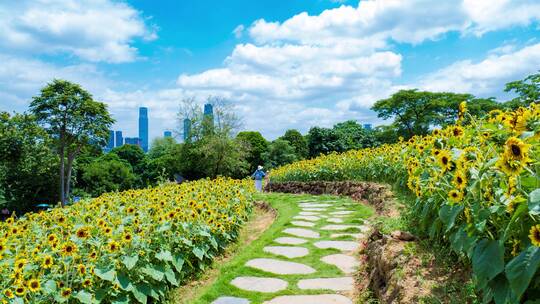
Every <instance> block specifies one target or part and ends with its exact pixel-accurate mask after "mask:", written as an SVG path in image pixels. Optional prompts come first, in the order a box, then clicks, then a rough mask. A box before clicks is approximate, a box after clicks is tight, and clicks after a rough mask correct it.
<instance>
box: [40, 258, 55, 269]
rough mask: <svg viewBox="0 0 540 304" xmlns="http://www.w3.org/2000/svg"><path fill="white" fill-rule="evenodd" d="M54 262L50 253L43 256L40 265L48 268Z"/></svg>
mask: <svg viewBox="0 0 540 304" xmlns="http://www.w3.org/2000/svg"><path fill="white" fill-rule="evenodd" d="M53 264H54V260H53V258H52V256H50V255H47V256H45V257H44V258H43V262H42V263H41V266H42V267H43V268H44V269H49V268H51V267H52V265H53Z"/></svg>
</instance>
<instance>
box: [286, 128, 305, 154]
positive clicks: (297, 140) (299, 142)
mask: <svg viewBox="0 0 540 304" xmlns="http://www.w3.org/2000/svg"><path fill="white" fill-rule="evenodd" d="M280 139H283V140H286V141H288V142H289V143H290V144H291V145H292V146H293V147H294V151H295V153H296V156H297V157H298V159H304V158H307V157H308V156H309V148H308V142H307V140H306V138H305V137H304V136H302V134H300V132H298V130H295V129H290V130H287V131H285V135H283V136H281V137H280Z"/></svg>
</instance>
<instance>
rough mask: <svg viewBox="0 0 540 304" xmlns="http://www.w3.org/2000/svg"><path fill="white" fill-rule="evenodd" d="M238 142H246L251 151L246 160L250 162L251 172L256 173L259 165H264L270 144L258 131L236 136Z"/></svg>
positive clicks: (245, 132) (241, 133) (244, 132)
mask: <svg viewBox="0 0 540 304" xmlns="http://www.w3.org/2000/svg"><path fill="white" fill-rule="evenodd" d="M236 140H238V141H241V142H244V143H245V147H246V148H247V149H248V150H249V152H248V155H247V157H246V160H247V161H248V162H249V165H250V168H249V171H250V172H251V171H254V170H255V169H256V168H257V166H258V165H261V164H263V157H262V155H263V153H264V152H266V149H268V142H266V139H264V137H263V136H262V135H261V133H259V132H256V131H243V132H240V133H238V135H236Z"/></svg>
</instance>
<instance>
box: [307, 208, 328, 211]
mask: <svg viewBox="0 0 540 304" xmlns="http://www.w3.org/2000/svg"><path fill="white" fill-rule="evenodd" d="M302 211H326V208H317V207H303V208H302Z"/></svg>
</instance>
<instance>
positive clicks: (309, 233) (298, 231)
mask: <svg viewBox="0 0 540 304" xmlns="http://www.w3.org/2000/svg"><path fill="white" fill-rule="evenodd" d="M283 232H284V233H287V234H291V235H294V236H299V237H305V238H309V239H318V238H320V237H321V235H320V234H319V233H318V232H317V231H313V230H309V229H304V228H287V229H285V230H283Z"/></svg>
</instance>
